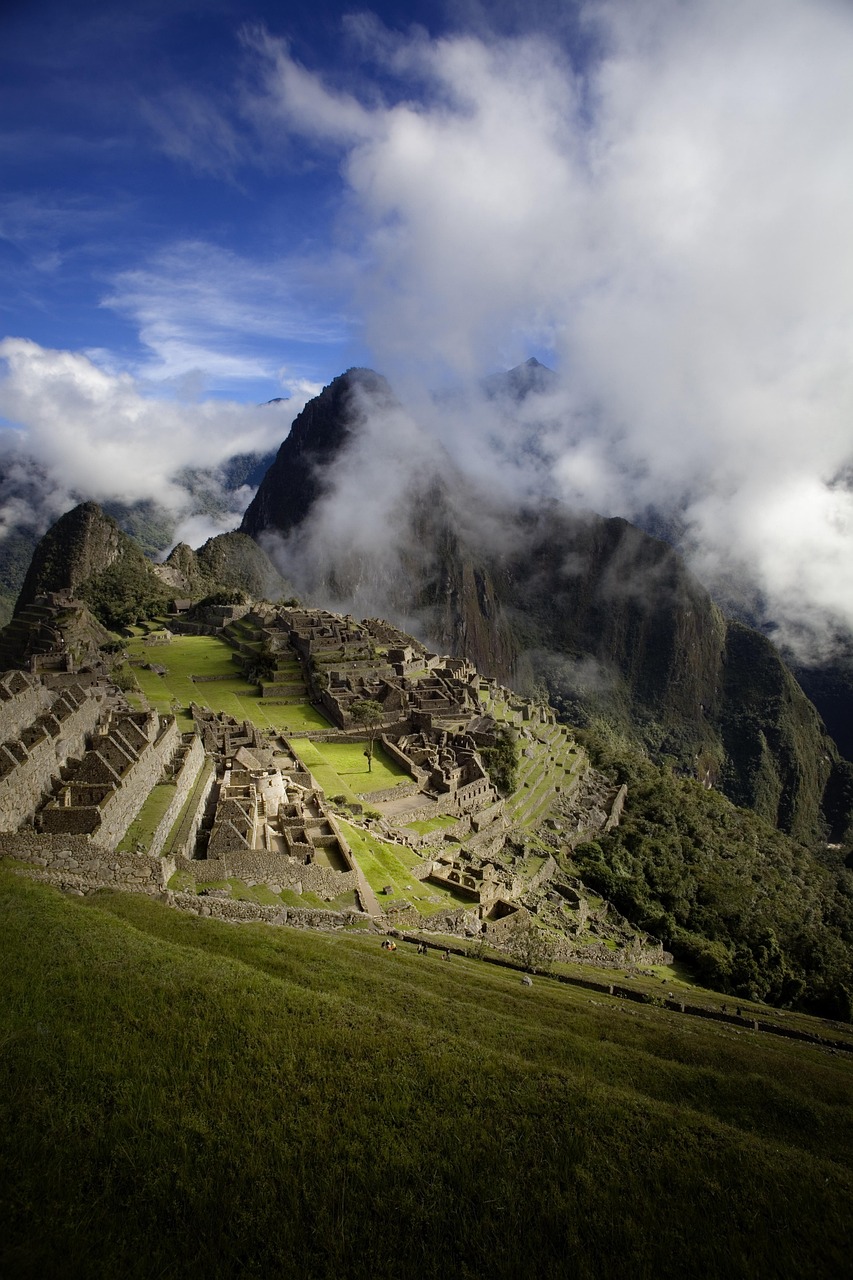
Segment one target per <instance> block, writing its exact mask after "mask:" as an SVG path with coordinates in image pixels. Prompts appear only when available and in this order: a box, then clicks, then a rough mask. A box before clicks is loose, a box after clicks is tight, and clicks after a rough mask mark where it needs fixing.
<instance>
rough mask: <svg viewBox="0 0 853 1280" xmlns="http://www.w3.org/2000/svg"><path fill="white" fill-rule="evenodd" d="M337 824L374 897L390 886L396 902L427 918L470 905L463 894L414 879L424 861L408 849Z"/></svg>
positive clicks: (343, 824) (344, 824)
mask: <svg viewBox="0 0 853 1280" xmlns="http://www.w3.org/2000/svg"><path fill="white" fill-rule="evenodd" d="M337 821H338V826H339V827H340V828H341V831H342V832H343V835H344V838H345V839H346V841H347V843H348V844H349V846H350V848H351V849H352V851H353V853H354V854H355V857H356V860H357V861H358V865H359V867H360V868H361V870H362V873H363V875H364V877H365V879H366V880H367V883H368V884H369V885H370V887H371V889H372V890H373V892H374V893H380V894H381V892H382V890H383V889H384V888H385V887H386V886H388V885H391V887H392V888H393V890H394V901H405V902H408V903H409V904H410V905H411V906H413V907H415V909H416V910H417V911H419V912H420V913H421V915H425V916H429V915H433V914H434V913H435V912H437V911H447V910H453V908H455V907H459V906H465V907H468V906H470V905H471V904H470V900H469V899H467V898H464V897H463V896H462V895H461V894H456V893H454V892H453V891H452V890H448V889H444V888H443V887H440V886H438V885H433V884H427V883H426V882H425V881H421V880H417V879H415V877H414V876H413V875H412V870H413V868H415V867H417V866H418V865H420V864H421V859H420V858H419V857H418V855H417V854H416V853H413V852H412V850H411V849H409V848H408V847H407V846H406V845H401V844H391V843H389V842H388V841H387V840H380V839H379V838H378V836H374V835H373V834H372V833H371V832H369V831H365V830H364V829H363V828H361V827H356V826H353V824H352V823H351V822H345V821H343V820H342V819H341V818H338V820H337Z"/></svg>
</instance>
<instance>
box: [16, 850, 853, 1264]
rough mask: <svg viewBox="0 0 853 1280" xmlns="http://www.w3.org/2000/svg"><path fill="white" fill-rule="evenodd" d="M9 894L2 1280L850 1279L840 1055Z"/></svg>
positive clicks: (151, 908) (129, 908)
mask: <svg viewBox="0 0 853 1280" xmlns="http://www.w3.org/2000/svg"><path fill="white" fill-rule="evenodd" d="M0 884H1V885H2V893H0V956H1V957H2V961H0V962H2V966H3V974H4V980H3V984H2V1027H3V1040H2V1046H3V1053H2V1056H0V1109H2V1110H0V1170H2V1173H0V1179H2V1182H0V1186H2V1203H3V1208H4V1220H3V1234H2V1242H0V1268H2V1271H3V1273H4V1274H6V1275H9V1276H16V1277H36V1276H52V1275H61V1276H63V1278H64V1280H83V1278H84V1277H85V1280H107V1277H109V1278H110V1280H112V1277H115V1276H119V1275H120V1276H122V1277H123V1278H125V1280H143V1278H145V1280H148V1278H149V1277H151V1276H163V1277H176V1278H177V1277H181V1280H185V1278H193V1277H205V1278H208V1277H214V1278H219V1277H228V1276H237V1275H240V1276H244V1277H264V1278H266V1277H270V1276H276V1277H294V1278H295V1277H300V1278H304V1280H313V1278H314V1277H317V1278H319V1277H330V1278H331V1277H335V1278H337V1277H341V1276H347V1277H352V1278H357V1277H365V1278H367V1277H370V1278H371V1280H376V1278H378V1277H391V1276H393V1277H398V1276H401V1275H412V1276H418V1277H422V1278H424V1280H432V1278H437V1277H442V1278H444V1277H447V1276H468V1277H476V1276H483V1275H489V1276H495V1277H499V1278H500V1277H507V1278H508V1277H513V1278H515V1277H519V1276H533V1275H538V1276H551V1277H557V1276H564V1275H566V1274H572V1275H573V1276H576V1277H578V1280H593V1278H594V1280H607V1278H608V1277H619V1278H620V1280H621V1278H622V1277H624V1276H625V1275H626V1274H630V1275H636V1276H653V1275H659V1276H675V1275H695V1276H703V1277H726V1280H728V1277H731V1276H733V1275H741V1276H743V1275H750V1276H764V1275H766V1276H775V1277H795V1276H796V1277H801V1276H835V1275H839V1276H840V1275H843V1274H845V1273H846V1271H847V1269H848V1264H849V1258H850V1250H851V1246H853V1232H851V1222H850V1215H849V1203H850V1197H851V1194H853V1168H851V1152H853V1122H851V1116H853V1112H851V1107H850V1102H851V1064H850V1063H849V1062H848V1061H847V1060H846V1059H842V1058H837V1057H830V1056H828V1055H826V1054H824V1053H821V1052H820V1051H817V1050H815V1049H813V1048H810V1047H808V1046H804V1045H800V1044H796V1043H788V1042H784V1041H781V1040H776V1039H775V1038H773V1037H769V1036H768V1037H766V1038H761V1037H754V1036H752V1035H751V1034H749V1033H741V1034H738V1033H737V1032H736V1031H734V1030H732V1029H728V1028H725V1027H722V1026H718V1025H714V1026H706V1025H704V1024H703V1023H702V1022H701V1021H699V1020H687V1019H680V1018H679V1017H678V1015H674V1014H669V1013H667V1012H666V1011H664V1010H660V1009H657V1008H654V1007H652V1006H648V1005H644V1006H630V1007H629V1006H628V1005H626V1004H624V1003H623V1002H615V1001H609V1000H607V999H606V997H605V998H602V997H600V996H599V995H597V993H592V992H584V991H581V990H578V989H571V988H564V987H561V986H559V985H558V984H557V983H556V982H553V981H550V980H548V979H543V978H538V977H537V978H536V979H535V980H534V985H533V987H532V988H531V989H529V990H528V989H525V988H524V987H522V986H521V983H520V981H519V975H518V973H517V972H512V971H506V970H501V969H497V968H493V967H492V966H489V965H484V964H483V963H481V962H479V961H477V960H473V959H471V960H466V959H462V958H459V957H454V958H453V960H452V961H451V963H450V964H442V963H441V962H440V961H439V960H438V959H437V958H435V957H434V956H433V955H430V956H428V957H423V956H417V955H416V954H415V951H414V948H413V947H409V946H407V945H401V946H400V947H399V949H398V951H397V953H396V954H395V955H393V956H389V955H387V954H386V953H384V952H382V951H380V949H379V945H378V940H377V939H376V938H375V937H368V936H352V935H349V936H344V935H339V934H331V935H314V934H313V933H312V932H311V931H293V930H274V929H271V928H268V927H262V926H254V925H245V926H242V927H241V928H239V929H234V928H233V927H228V926H226V925H219V924H217V923H215V922H212V921H205V920H199V919H196V918H193V917H187V916H182V915H180V914H179V913H177V912H172V911H169V910H168V909H167V908H165V907H163V906H161V905H160V904H158V903H155V902H152V901H150V900H148V899H147V898H146V897H145V896H144V895H137V896H133V897H115V896H111V895H108V894H103V895H98V896H96V897H95V898H92V899H86V900H82V899H67V898H63V897H62V896H61V895H59V894H58V893H56V892H55V891H53V890H49V889H46V888H44V887H42V886H39V885H35V884H32V883H28V882H22V881H19V880H18V879H17V878H16V877H12V876H11V875H4V876H3V877H2V881H0Z"/></svg>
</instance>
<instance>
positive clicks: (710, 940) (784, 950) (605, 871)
mask: <svg viewBox="0 0 853 1280" xmlns="http://www.w3.org/2000/svg"><path fill="white" fill-rule="evenodd" d="M588 743H589V746H590V750H591V752H592V753H593V758H594V759H595V761H596V763H598V764H599V765H600V766H603V767H605V768H607V769H609V770H611V771H612V772H613V773H614V774H615V775H616V777H617V778H618V779H619V780H624V781H627V782H628V783H629V800H628V804H627V806H626V809H625V812H624V814H623V816H622V820H621V822H620V825H619V827H618V828H616V829H615V830H614V831H613V832H611V834H610V835H608V836H605V837H601V838H600V839H598V840H596V841H593V842H590V843H587V844H582V845H580V846H578V847H577V848H576V849H575V850H574V852H573V855H572V858H573V863H574V866H575V869H576V870H577V871H578V872H579V873H580V874H581V875H582V876H583V878H584V880H586V881H587V882H588V883H590V884H591V885H592V886H593V887H594V888H595V889H597V890H598V891H599V892H600V893H602V894H604V896H605V897H607V898H609V899H610V901H611V902H613V903H614V905H615V906H616V907H617V908H618V909H619V910H620V911H621V912H623V914H624V915H626V916H627V917H628V919H629V920H631V921H632V922H633V923H634V924H637V925H639V926H640V927H641V928H643V929H646V930H648V931H649V932H650V933H652V934H654V935H655V937H658V938H660V939H661V940H662V941H663V942H664V944H665V945H666V946H667V947H669V948H670V949H671V950H672V951H673V952H674V954H675V955H677V956H679V957H681V958H682V959H683V960H686V961H688V962H689V963H690V964H691V965H692V966H694V968H695V971H696V974H697V976H698V978H699V979H700V981H702V982H704V983H707V984H708V985H710V986H713V987H716V988H717V989H718V990H721V991H725V992H731V993H732V994H734V995H741V996H744V997H749V998H752V999H759V1000H765V1001H767V1002H769V1003H771V1004H775V1005H781V1006H796V1007H801V1008H807V1009H811V1010H813V1011H815V1012H819V1013H823V1014H825V1015H827V1016H831V1017H838V1018H846V1019H849V1018H850V1017H851V1014H853V1009H851V986H853V984H851V976H850V975H851V954H853V874H851V872H850V870H849V869H847V868H846V867H844V866H843V864H840V863H837V864H835V865H827V864H825V863H824V862H821V861H820V860H819V859H818V858H817V857H816V855H815V854H814V853H812V852H811V851H809V850H808V849H807V848H805V847H804V846H803V845H799V844H797V843H796V842H795V841H793V840H791V839H790V838H789V837H787V836H785V835H783V834H782V833H781V832H779V831H776V830H774V828H772V827H771V826H769V824H768V823H766V822H765V821H763V820H762V819H761V818H760V817H758V815H757V814H755V813H753V812H751V811H749V810H747V809H738V808H736V807H735V806H734V805H732V804H731V803H730V802H729V801H727V800H726V799H725V798H724V797H723V796H721V795H719V793H717V792H716V791H709V790H706V789H705V788H703V787H701V786H700V785H699V784H698V783H696V782H693V781H692V780H689V779H684V778H678V777H675V776H673V775H672V774H670V773H669V772H668V771H666V770H661V769H657V768H656V767H655V766H653V765H651V764H650V763H649V762H648V761H647V760H644V759H643V758H641V757H640V756H638V755H636V754H632V753H631V752H630V751H629V750H628V748H627V747H626V746H625V745H624V744H616V745H614V743H613V742H612V741H611V742H610V743H608V742H606V741H604V740H603V739H602V738H600V737H595V736H594V735H589V737H588Z"/></svg>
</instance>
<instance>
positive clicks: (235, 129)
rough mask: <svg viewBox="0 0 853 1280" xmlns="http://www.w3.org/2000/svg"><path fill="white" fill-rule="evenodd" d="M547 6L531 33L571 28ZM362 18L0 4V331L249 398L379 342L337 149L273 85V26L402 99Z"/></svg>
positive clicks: (309, 377)
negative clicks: (293, 115) (274, 100)
mask: <svg viewBox="0 0 853 1280" xmlns="http://www.w3.org/2000/svg"><path fill="white" fill-rule="evenodd" d="M550 8H551V11H550V13H549V7H548V6H545V7H544V8H543V9H542V11H541V13H540V15H539V17H535V16H534V17H531V14H533V13H534V10H531V9H527V16H526V17H525V19H524V21H523V27H524V29H525V30H527V31H529V30H531V29H533V28H535V26H536V25H537V24H538V25H540V26H542V25H545V26H547V27H549V28H550V29H552V30H555V31H556V32H557V33H558V34H559V31H560V23H559V21H557V22H556V26H555V25H554V14H555V13H556V12H557V10H558V9H559V6H557V9H554V7H553V6H551V7H550ZM522 12H523V10H521V9H520V8H515V7H513V6H507V8H506V9H505V10H503V11H502V10H501V9H500V6H497V7H495V9H494V10H493V11H492V14H491V17H490V19H489V22H488V23H486V21H485V20H484V18H483V16H482V13H481V12H480V11H479V10H478V9H477V7H476V6H474V5H472V6H467V7H465V6H463V7H459V8H457V9H456V11H455V13H454V10H453V9H452V8H451V7H449V6H444V5H441V4H436V3H432V4H429V3H426V4H415V5H412V4H406V5H400V4H396V5H395V4H391V5H388V4H380V5H374V6H372V7H371V10H370V14H371V16H372V19H373V21H374V23H375V30H376V32H379V33H381V32H384V34H385V35H387V36H389V37H390V36H391V33H400V34H401V35H404V36H405V35H406V34H407V33H410V32H412V30H413V28H416V27H417V28H418V29H419V30H420V32H421V33H423V34H427V33H428V34H429V35H430V36H438V35H440V34H442V33H445V34H446V33H452V32H458V33H461V32H463V31H468V32H472V31H477V30H490V31H491V32H495V31H498V30H500V29H503V30H505V31H509V32H511V31H512V30H513V29H514V28H515V29H517V28H518V27H519V23H520V22H521V14H522ZM358 14H359V10H358V9H357V8H355V9H353V10H348V9H347V8H345V7H342V6H340V5H338V4H332V3H324V2H322V0H320V2H319V3H311V4H306V3H292V4H288V3H283V4H282V3H269V0H266V2H265V0H258V3H252V2H251V0H201V2H198V0H194V2H193V3H190V4H187V3H183V2H182V0H168V2H161V0H140V2H139V3H134V4H133V5H129V6H124V5H120V4H118V3H115V2H114V0H107V2H103V0H101V2H97V0H96V2H91V0H88V2H87V0H79V2H75V3H74V4H71V5H69V4H68V3H67V0H58V2H53V0H22V2H21V3H15V0H11V2H9V0H7V3H6V4H5V5H4V6H3V8H2V17H0V50H2V53H0V59H2V61H0V148H2V151H0V155H2V193H0V271H2V276H3V279H4V289H3V293H2V297H0V325H2V330H3V333H4V335H5V336H20V337H27V338H30V339H31V340H33V341H35V342H37V343H38V344H40V345H41V346H44V347H49V348H54V349H68V350H75V351H84V352H90V353H92V355H93V357H94V358H95V360H96V362H98V363H100V364H102V365H104V366H105V367H109V368H112V369H124V370H128V371H131V372H132V373H134V374H135V375H139V376H142V377H144V378H146V379H147V380H149V382H151V383H152V384H157V383H159V384H161V385H160V390H161V392H162V393H163V394H166V393H168V392H169V391H170V390H171V391H172V392H173V393H175V394H179V395H180V394H186V393H187V392H188V391H189V393H191V394H196V395H198V394H204V395H212V396H228V397H236V398H237V399H239V400H255V399H259V398H270V397H271V396H272V395H280V394H282V392H283V391H287V390H288V389H289V388H290V385H291V384H296V385H298V384H299V383H301V382H303V381H307V382H310V383H314V384H315V383H318V382H319V383H320V384H322V383H324V382H326V381H328V380H330V379H331V378H332V377H333V376H335V374H337V373H338V372H340V371H341V370H342V369H343V368H345V367H347V366H348V365H350V364H352V363H359V362H363V361H368V360H372V359H375V358H376V354H377V353H376V352H374V351H372V350H371V349H370V344H369V343H368V342H366V341H365V336H364V332H363V325H362V317H361V316H360V314H359V304H358V301H357V299H356V298H354V297H353V279H352V275H353V272H355V271H357V270H358V265H359V264H358V262H357V258H358V250H357V247H355V246H354V243H353V237H354V236H355V235H357V232H356V230H355V229H354V226H353V224H352V222H351V221H349V220H348V218H347V209H346V207H345V202H344V201H343V199H342V196H343V195H344V191H343V189H342V188H343V184H342V181H341V173H340V165H341V160H342V153H341V151H340V149H339V148H338V147H336V146H335V145H334V144H333V145H326V144H325V143H324V142H323V141H322V140H321V142H320V145H319V146H318V145H315V143H316V142H317V140H316V139H312V138H310V137H304V136H303V137H299V136H294V135H288V133H287V130H286V129H283V128H281V127H279V126H278V124H277V122H275V121H274V120H272V119H271V118H270V116H269V114H268V113H266V114H265V112H264V102H263V97H264V93H265V87H264V77H265V75H266V74H267V72H268V70H269V65H268V58H267V57H265V55H264V52H263V49H262V42H263V41H264V40H265V39H267V38H272V39H278V40H280V41H282V42H283V44H282V47H286V48H287V50H288V51H289V54H290V55H291V56H292V58H293V59H294V60H295V61H297V62H299V63H301V64H302V65H303V66H305V67H306V68H307V69H308V70H309V71H310V72H312V73H317V74H320V75H322V76H323V77H325V78H327V80H328V83H329V84H330V85H333V86H335V87H336V88H339V89H340V90H341V91H344V92H347V91H348V92H354V93H356V94H361V95H362V96H364V97H365V98H366V100H368V101H369V100H370V98H371V97H375V96H376V95H387V97H388V100H389V101H394V100H395V99H399V98H400V97H402V96H404V95H405V93H406V91H407V90H406V85H405V77H403V78H402V79H401V77H400V76H395V75H393V74H389V73H388V68H387V67H383V66H382V65H381V62H380V63H377V62H376V61H372V60H371V57H370V54H369V51H367V50H366V48H365V41H366V43H367V44H368V45H369V43H370V41H371V39H372V38H373V36H372V35H370V34H368V35H367V36H366V37H365V34H364V22H362V26H361V30H360V31H359V17H358ZM338 254H340V255H343V256H345V257H346V259H347V261H346V264H345V266H344V264H343V263H342V267H341V270H339V271H335V270H334V268H333V267H332V266H331V265H330V258H333V257H334V256H335V255H338ZM356 292H357V291H356Z"/></svg>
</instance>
